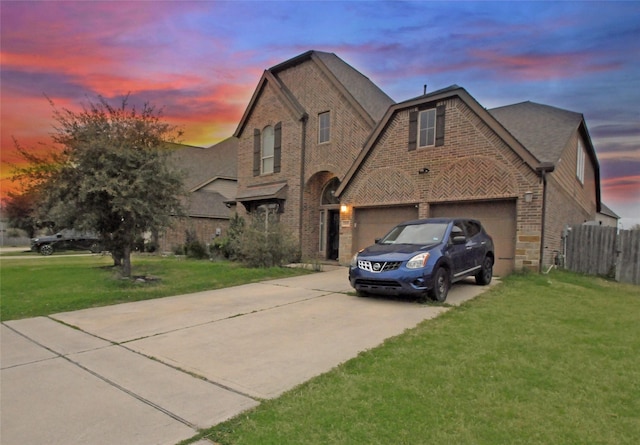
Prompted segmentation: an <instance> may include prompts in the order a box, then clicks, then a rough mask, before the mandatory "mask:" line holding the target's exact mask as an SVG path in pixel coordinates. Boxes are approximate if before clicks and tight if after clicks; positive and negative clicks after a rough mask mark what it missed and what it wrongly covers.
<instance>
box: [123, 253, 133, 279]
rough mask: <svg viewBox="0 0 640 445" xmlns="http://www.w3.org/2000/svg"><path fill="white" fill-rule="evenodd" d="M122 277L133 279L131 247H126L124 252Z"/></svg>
mask: <svg viewBox="0 0 640 445" xmlns="http://www.w3.org/2000/svg"><path fill="white" fill-rule="evenodd" d="M122 256H123V258H122V276H123V277H126V278H129V277H131V246H130V245H126V246H124V251H123V252H122Z"/></svg>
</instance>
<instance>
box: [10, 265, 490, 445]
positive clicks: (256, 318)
mask: <svg viewBox="0 0 640 445" xmlns="http://www.w3.org/2000/svg"><path fill="white" fill-rule="evenodd" d="M486 289H487V288H486V287H480V286H476V285H474V284H470V283H460V284H456V285H454V286H453V289H452V290H451V292H450V293H449V297H448V299H447V303H449V304H451V305H459V304H461V303H462V302H464V301H466V300H469V299H471V298H473V297H475V296H476V295H478V294H479V293H481V292H483V291H484V290H486ZM350 291H351V288H350V286H349V283H348V279H347V269H346V268H342V267H333V268H332V270H330V271H327V272H321V273H317V274H313V275H307V276H303V277H296V278H287V279H279V280H272V281H266V282H262V283H255V284H248V285H244V286H238V287H234V288H229V289H221V290H215V291H206V292H199V293H195V294H189V295H180V296H176V297H168V298H162V299H157V300H148V301H142V302H135V303H128V304H121V305H116V306H108V307H103V308H95V309H87V310H81V311H75V312H67V313H61V314H55V315H52V316H50V317H38V318H31V319H24V320H15V321H9V322H6V323H3V324H2V327H1V329H2V330H1V332H0V335H1V337H0V339H1V371H0V383H1V388H0V390H1V392H0V403H1V405H0V413H1V414H0V434H1V436H0V442H1V443H2V444H4V445H11V444H21V445H29V444H43V443H47V444H80V443H90V444H114V443H122V444H128V445H135V444H167V445H173V444H176V443H178V442H180V441H182V440H184V439H187V438H190V437H192V436H194V435H195V434H196V433H197V429H199V428H207V427H210V426H213V425H215V424H217V423H220V422H222V421H224V420H226V419H229V418H231V417H233V416H235V415H237V414H239V413H241V412H242V411H244V410H247V409H249V408H251V407H254V406H256V405H258V404H259V401H260V400H261V399H269V398H274V397H277V396H279V395H280V394H282V393H283V392H285V391H287V390H289V389H291V388H293V387H295V386H296V385H298V384H300V383H303V382H304V381H306V380H308V379H310V378H312V377H314V376H317V375H319V374H322V373H324V372H326V371H329V370H330V369H332V368H333V367H335V366H336V365H338V364H340V363H342V362H344V361H346V360H348V359H350V358H352V357H355V356H356V355H357V354H358V353H359V352H361V351H364V350H366V349H370V348H373V347H375V346H377V345H379V344H381V343H382V342H383V341H384V340H385V339H387V338H389V337H392V336H395V335H398V334H401V333H402V332H403V331H405V330H406V329H409V328H412V327H414V326H416V325H417V324H418V323H419V322H421V321H422V320H426V319H429V318H433V317H435V316H437V315H438V314H440V313H442V312H443V311H446V310H448V308H445V307H430V306H425V305H420V304H417V303H413V302H406V301H404V302H403V301H390V300H384V299H369V298H364V299H363V298H358V297H355V296H350V295H347V292H350ZM203 443H206V442H204V441H203Z"/></svg>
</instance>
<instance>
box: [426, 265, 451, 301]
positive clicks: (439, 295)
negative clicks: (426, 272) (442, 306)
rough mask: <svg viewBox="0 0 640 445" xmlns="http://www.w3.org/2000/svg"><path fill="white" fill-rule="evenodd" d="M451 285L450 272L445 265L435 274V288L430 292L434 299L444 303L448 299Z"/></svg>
mask: <svg viewBox="0 0 640 445" xmlns="http://www.w3.org/2000/svg"><path fill="white" fill-rule="evenodd" d="M449 287H451V282H450V280H449V273H448V272H447V269H445V268H444V267H439V268H438V270H436V274H435V275H434V278H433V289H431V291H430V292H429V296H430V297H431V299H432V300H434V301H437V302H439V303H443V302H444V301H445V300H446V299H447V294H448V293H449Z"/></svg>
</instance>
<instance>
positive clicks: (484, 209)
mask: <svg viewBox="0 0 640 445" xmlns="http://www.w3.org/2000/svg"><path fill="white" fill-rule="evenodd" d="M430 216H431V217H432V218H436V217H466V218H473V219H477V220H479V221H480V222H481V223H482V225H483V226H484V228H485V230H486V231H487V232H488V233H489V235H491V237H492V238H493V243H494V245H495V249H496V263H495V266H494V269H493V272H494V274H495V275H497V276H505V275H508V274H509V273H510V272H511V271H513V267H514V259H515V246H516V203H515V201H488V202H475V203H468V202H467V203H455V204H434V205H431V208H430Z"/></svg>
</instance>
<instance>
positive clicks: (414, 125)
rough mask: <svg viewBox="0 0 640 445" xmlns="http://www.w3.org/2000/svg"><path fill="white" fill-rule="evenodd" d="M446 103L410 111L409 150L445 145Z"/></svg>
mask: <svg viewBox="0 0 640 445" xmlns="http://www.w3.org/2000/svg"><path fill="white" fill-rule="evenodd" d="M446 110H447V107H446V104H441V105H438V106H436V107H435V108H427V107H425V108H424V109H421V110H413V111H410V112H409V139H408V140H409V145H408V149H409V151H412V150H415V149H416V148H423V147H441V146H443V145H444V136H445V135H444V131H445V126H444V122H445V115H446Z"/></svg>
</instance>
